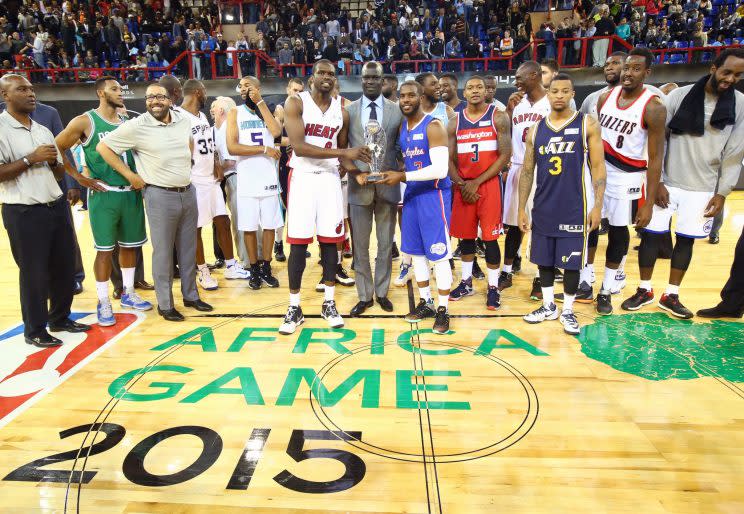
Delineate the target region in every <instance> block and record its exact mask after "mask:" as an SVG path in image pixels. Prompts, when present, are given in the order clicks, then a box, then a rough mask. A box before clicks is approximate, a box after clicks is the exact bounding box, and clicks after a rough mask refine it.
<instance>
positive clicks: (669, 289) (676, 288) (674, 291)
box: [664, 284, 679, 294]
mask: <svg viewBox="0 0 744 514" xmlns="http://www.w3.org/2000/svg"><path fill="white" fill-rule="evenodd" d="M664 293H665V294H679V286H675V285H673V284H669V285H667V287H666V291H664Z"/></svg>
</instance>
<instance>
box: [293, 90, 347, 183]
mask: <svg viewBox="0 0 744 514" xmlns="http://www.w3.org/2000/svg"><path fill="white" fill-rule="evenodd" d="M297 97H298V98H299V99H300V100H301V101H302V121H303V123H304V124H305V142H306V143H308V144H311V145H313V146H318V147H320V148H338V133H339V131H340V130H341V127H343V124H344V116H343V110H342V108H341V100H340V99H338V98H332V99H331V105H330V106H329V107H328V109H327V110H326V111H325V112H323V111H321V110H320V107H318V105H317V104H316V103H315V101H314V100H313V97H312V96H311V95H310V92H309V91H303V92H302V93H300V94H298V95H297ZM338 166H339V163H338V159H335V158H333V159H313V158H310V157H300V156H298V155H297V154H295V153H293V154H292V157H291V158H290V159H289V167H290V168H292V173H312V172H316V171H325V172H330V173H336V174H338Z"/></svg>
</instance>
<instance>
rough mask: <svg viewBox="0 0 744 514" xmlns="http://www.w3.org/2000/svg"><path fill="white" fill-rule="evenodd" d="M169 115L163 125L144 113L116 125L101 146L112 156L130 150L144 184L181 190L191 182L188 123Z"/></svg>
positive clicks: (181, 117)
mask: <svg viewBox="0 0 744 514" xmlns="http://www.w3.org/2000/svg"><path fill="white" fill-rule="evenodd" d="M170 116H171V121H170V123H164V122H162V121H158V120H157V119H155V117H153V116H152V114H150V113H149V112H146V113H144V114H142V115H140V116H138V117H136V118H134V119H131V120H127V121H125V122H124V123H122V124H121V125H119V127H118V128H117V129H116V130H114V131H112V132H110V133H109V134H108V135H107V136H106V137H104V138H103V143H104V144H105V145H106V146H108V147H109V148H110V149H111V150H113V152H114V153H116V154H121V153H123V152H125V151H126V150H132V152H133V154H134V161H135V164H136V165H137V173H138V174H139V175H140V176H141V177H142V179H143V180H144V181H145V183H147V184H151V185H155V186H161V187H185V186H187V185H189V184H190V183H191V149H190V148H189V141H190V140H191V120H189V119H188V118H187V117H186V116H184V115H183V114H182V113H180V112H178V111H176V110H173V109H171V111H170Z"/></svg>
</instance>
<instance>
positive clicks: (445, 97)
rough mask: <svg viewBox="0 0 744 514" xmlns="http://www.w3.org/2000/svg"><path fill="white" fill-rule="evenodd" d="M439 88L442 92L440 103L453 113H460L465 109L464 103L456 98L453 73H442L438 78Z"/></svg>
mask: <svg viewBox="0 0 744 514" xmlns="http://www.w3.org/2000/svg"><path fill="white" fill-rule="evenodd" d="M439 87H440V88H441V90H442V101H444V102H445V103H446V104H447V105H449V106H450V107H451V108H452V110H453V111H455V112H460V111H461V110H463V109H464V108H465V105H466V104H465V102H463V101H462V100H460V97H459V96H457V76H456V75H455V74H454V73H444V74H442V76H441V77H439Z"/></svg>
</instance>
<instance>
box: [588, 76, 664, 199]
mask: <svg viewBox="0 0 744 514" xmlns="http://www.w3.org/2000/svg"><path fill="white" fill-rule="evenodd" d="M621 92H622V87H621V86H616V87H614V88H613V89H611V90H610V94H609V95H608V96H607V99H606V100H605V102H604V104H602V105H599V106H598V109H597V110H598V112H599V124H600V126H601V128H602V143H603V145H604V152H605V161H606V163H607V164H606V167H607V190H606V194H607V195H608V196H610V197H612V198H620V199H625V198H627V199H635V198H640V197H641V186H642V185H643V181H644V179H645V172H646V168H647V166H648V162H647V159H648V150H647V144H648V130H647V129H646V126H645V125H644V123H643V114H644V112H645V111H646V106H647V105H648V102H650V101H651V100H652V99H653V98H655V97H656V95H655V94H654V93H653V92H651V91H649V90H648V89H646V88H645V87H644V89H643V92H642V93H641V95H640V96H639V97H638V98H637V99H636V100H635V101H634V102H633V103H631V104H630V105H627V106H626V107H620V105H619V101H620V93H621Z"/></svg>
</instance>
